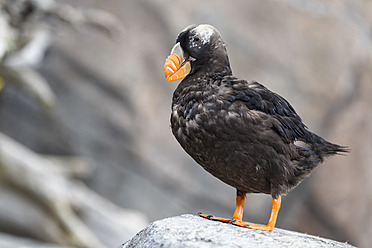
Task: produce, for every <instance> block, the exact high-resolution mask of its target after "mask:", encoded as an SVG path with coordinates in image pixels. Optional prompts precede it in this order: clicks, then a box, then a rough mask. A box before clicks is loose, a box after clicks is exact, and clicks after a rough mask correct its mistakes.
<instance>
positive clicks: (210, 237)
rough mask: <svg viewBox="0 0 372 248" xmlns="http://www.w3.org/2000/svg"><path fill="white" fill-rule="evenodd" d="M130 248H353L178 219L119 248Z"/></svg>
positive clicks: (302, 236) (151, 228)
mask: <svg viewBox="0 0 372 248" xmlns="http://www.w3.org/2000/svg"><path fill="white" fill-rule="evenodd" d="M131 247H143V248H146V247H164V248H166V247H172V248H177V247H198V248H201V247H203V248H205V247H276V248H280V247H317V248H318V247H354V246H352V245H349V244H347V243H340V242H336V241H333V240H329V239H324V238H320V237H316V236H311V235H307V234H302V233H297V232H292V231H287V230H283V229H279V228H275V229H274V231H273V232H266V231H257V230H251V229H245V228H240V227H236V226H233V225H229V224H225V223H221V222H214V221H210V220H206V219H203V218H200V217H198V216H195V215H190V214H186V215H181V216H176V217H171V218H167V219H163V220H159V221H155V222H153V223H152V224H151V225H149V226H148V227H147V228H145V229H143V230H142V231H141V232H139V233H138V234H137V235H136V236H134V237H133V238H132V239H131V240H129V241H128V242H126V243H125V244H123V245H122V246H121V247H120V248H131Z"/></svg>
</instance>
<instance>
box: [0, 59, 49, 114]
mask: <svg viewBox="0 0 372 248" xmlns="http://www.w3.org/2000/svg"><path fill="white" fill-rule="evenodd" d="M0 75H1V76H2V78H3V80H4V81H6V82H8V83H14V84H16V85H17V86H19V87H21V88H23V89H25V90H26V91H27V92H28V93H29V94H30V95H32V96H33V97H34V98H35V99H36V100H37V102H38V103H39V104H40V105H41V106H42V107H43V109H44V110H46V111H48V112H49V111H50V110H51V109H52V108H53V107H54V104H55V99H56V96H55V95H54V93H53V91H52V89H51V88H50V87H49V84H48V83H47V81H46V80H45V79H44V77H43V76H41V75H40V74H39V73H38V72H37V71H35V70H33V69H32V68H30V67H8V66H4V65H0Z"/></svg>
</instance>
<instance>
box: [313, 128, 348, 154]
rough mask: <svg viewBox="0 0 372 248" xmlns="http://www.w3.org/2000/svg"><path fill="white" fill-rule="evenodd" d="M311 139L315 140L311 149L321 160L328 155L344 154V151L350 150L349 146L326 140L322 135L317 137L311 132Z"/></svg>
mask: <svg viewBox="0 0 372 248" xmlns="http://www.w3.org/2000/svg"><path fill="white" fill-rule="evenodd" d="M312 139H314V140H313V141H315V142H313V144H314V147H313V150H314V152H315V153H316V154H317V155H318V156H319V158H320V159H321V160H323V159H324V158H325V157H328V156H332V155H336V154H339V155H346V153H349V152H350V148H349V147H347V146H340V145H336V144H333V143H331V142H328V141H326V140H325V139H323V138H322V137H319V136H318V135H316V134H313V137H312Z"/></svg>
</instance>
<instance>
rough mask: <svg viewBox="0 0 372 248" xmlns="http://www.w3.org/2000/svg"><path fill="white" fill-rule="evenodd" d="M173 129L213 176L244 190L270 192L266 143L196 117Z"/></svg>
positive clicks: (186, 147)
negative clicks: (208, 123) (263, 143)
mask: <svg viewBox="0 0 372 248" xmlns="http://www.w3.org/2000/svg"><path fill="white" fill-rule="evenodd" d="M172 129H173V134H174V135H175V137H176V139H177V140H178V141H179V143H180V144H181V146H182V147H183V148H184V149H185V151H186V152H187V153H188V154H189V155H190V156H191V157H192V158H193V159H194V160H195V161H196V162H197V163H198V164H200V165H201V166H202V167H203V168H204V169H205V170H206V171H208V172H209V173H211V174H212V175H213V176H215V177H217V178H219V179H220V180H222V181H223V182H225V183H227V184H229V185H231V186H233V187H235V188H237V189H239V190H241V191H243V192H247V193H253V192H257V193H258V192H260V193H267V194H270V192H271V191H270V188H271V184H270V181H269V180H268V175H267V168H266V167H267V166H268V162H267V159H266V158H267V157H268V156H269V154H268V152H267V149H266V147H265V146H263V145H262V144H259V143H258V142H254V141H253V140H252V139H249V138H248V139H245V140H244V138H243V137H241V135H242V134H240V133H234V132H231V131H232V130H231V131H230V132H226V130H222V129H221V128H219V127H218V126H216V125H212V127H210V126H208V127H207V126H206V125H200V124H199V122H198V121H197V120H196V119H190V120H185V121H184V124H183V125H181V126H177V127H174V128H173V126H172ZM212 129H214V130H212ZM223 129H224V128H223ZM239 137H240V138H239Z"/></svg>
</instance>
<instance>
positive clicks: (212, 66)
mask: <svg viewBox="0 0 372 248" xmlns="http://www.w3.org/2000/svg"><path fill="white" fill-rule="evenodd" d="M192 74H194V75H195V76H196V77H199V78H211V77H213V78H214V77H223V76H231V75H232V71H231V68H230V62H229V59H228V57H227V55H226V57H216V58H213V57H212V58H210V59H209V60H208V61H206V62H203V66H199V67H196V68H195V70H194V72H192Z"/></svg>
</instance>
